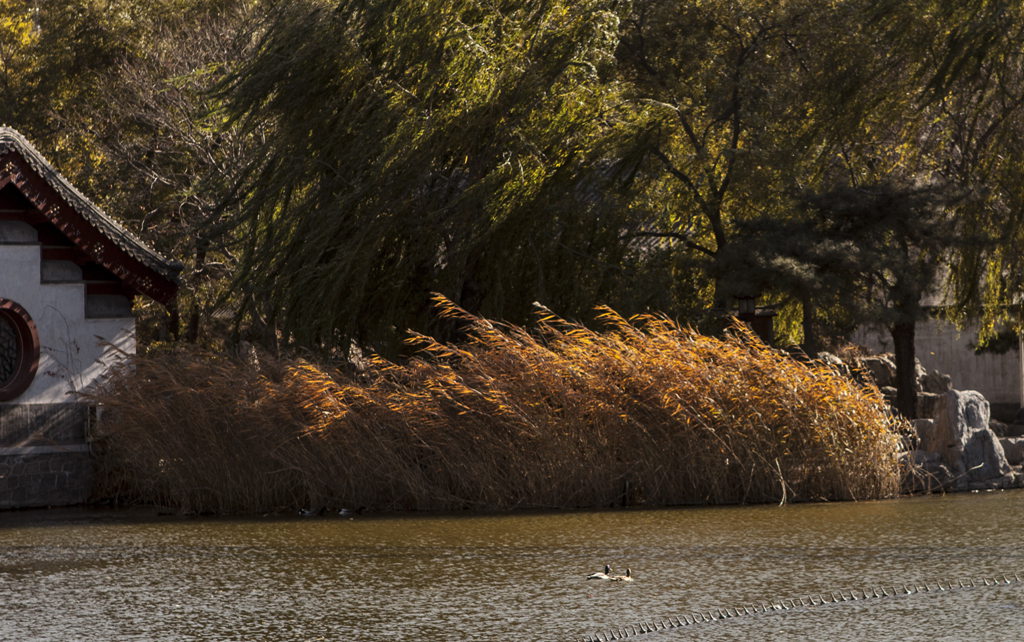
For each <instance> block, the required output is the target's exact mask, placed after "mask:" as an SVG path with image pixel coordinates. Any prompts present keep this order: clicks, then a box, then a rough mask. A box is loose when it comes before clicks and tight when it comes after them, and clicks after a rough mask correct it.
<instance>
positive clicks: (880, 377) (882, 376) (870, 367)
mask: <svg viewBox="0 0 1024 642" xmlns="http://www.w3.org/2000/svg"><path fill="white" fill-rule="evenodd" d="M860 367H861V368H862V369H863V370H865V371H866V372H867V373H868V374H869V375H871V378H872V379H874V380H875V384H876V385H877V386H878V387H879V388H883V387H886V386H893V385H895V384H896V364H895V363H894V362H893V360H892V359H891V358H890V357H889V355H884V354H879V355H874V356H870V357H861V358H860Z"/></svg>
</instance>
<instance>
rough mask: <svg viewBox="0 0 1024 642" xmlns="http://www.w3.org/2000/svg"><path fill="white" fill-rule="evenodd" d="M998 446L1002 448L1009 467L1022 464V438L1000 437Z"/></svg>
mask: <svg viewBox="0 0 1024 642" xmlns="http://www.w3.org/2000/svg"><path fill="white" fill-rule="evenodd" d="M999 444H1000V445H1001V446H1002V447H1003V453H1004V454H1005V455H1006V461H1007V463H1008V464H1010V465H1011V466H1019V465H1021V464H1024V437H1001V438H1000V439H999Z"/></svg>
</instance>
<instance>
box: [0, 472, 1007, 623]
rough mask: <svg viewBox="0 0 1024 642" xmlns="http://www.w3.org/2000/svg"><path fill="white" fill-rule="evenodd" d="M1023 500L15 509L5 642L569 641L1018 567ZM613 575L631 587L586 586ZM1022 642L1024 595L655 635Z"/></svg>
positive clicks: (4, 535)
mask: <svg viewBox="0 0 1024 642" xmlns="http://www.w3.org/2000/svg"><path fill="white" fill-rule="evenodd" d="M1022 516H1024V491H1008V492H999V493H987V494H961V495H950V496H945V497H939V496H936V497H924V498H913V499H902V500H896V501H886V502H861V503H836V504H802V505H796V506H785V507H781V508H780V507H776V506H756V507H729V508H685V509H662V510H628V511H619V512H566V513H544V514H507V515H491V516H458V515H456V516H453V515H445V516H414V517H410V516H401V517H395V516H391V517H358V518H355V519H346V518H341V517H336V516H333V517H322V518H311V519H301V518H295V519H282V518H274V517H267V518H255V519H209V518H158V517H155V516H152V515H149V514H147V513H144V512H142V513H140V512H123V511H109V512H103V511H91V510H90V511H85V510H83V511H77V510H60V511H28V512H8V513H0V605H2V606H3V607H4V608H3V610H4V615H3V617H2V618H0V639H12V640H13V639H18V640H70V639H75V640H115V639H116V640H189V639H201V640H207V639H208V640H412V639H419V640H434V639H437V640H495V639H499V638H501V639H523V640H559V639H568V640H571V639H581V638H582V637H583V636H586V635H590V634H594V633H597V632H599V631H605V630H608V629H611V628H617V627H621V626H624V625H627V624H631V623H635V622H638V621H641V620H654V619H659V620H660V619H664V618H667V617H671V616H677V615H683V614H685V613H688V612H692V611H699V610H706V609H712V608H717V607H729V606H739V605H743V604H751V603H760V602H761V601H762V600H771V599H776V600H777V599H781V598H788V597H799V596H803V595H808V594H815V593H818V592H822V591H830V590H839V589H847V588H853V587H863V588H868V587H873V586H878V587H881V586H882V585H885V586H890V585H892V584H902V583H915V582H916V583H925V582H933V583H934V581H935V580H938V579H940V578H941V579H953V578H964V579H966V578H971V577H983V576H996V575H1003V574H1007V573H1008V574H1010V575H1012V574H1013V573H1020V574H1021V575H1022V577H1024V547H1022V546H1021V544H1020V532H1021V525H1022V523H1024V521H1022ZM606 562H607V563H610V564H612V566H614V567H616V570H618V571H623V570H624V569H625V568H626V567H630V568H631V569H632V570H633V573H634V575H635V576H636V581H635V582H633V583H631V584H624V583H608V582H595V581H585V580H584V579H583V578H584V577H585V576H586V575H587V574H588V573H591V572H593V571H596V570H600V568H601V567H602V566H603V564H605V563H606ZM698 636H699V639H702V640H750V639H779V640H789V639H792V640H819V639H832V640H857V641H863V640H875V639H877V640H897V639H898V640H935V639H949V640H962V639H966V638H969V637H977V638H980V639H986V640H1004V639H1005V640H1017V639H1024V587H1022V585H1020V584H1014V585H1010V586H1001V587H987V588H978V589H973V590H967V591H957V592H955V593H942V594H928V595H914V596H906V597H900V598H886V599H880V600H873V601H870V602H868V601H864V602H858V603H843V604H837V605H828V606H824V607H816V608H814V609H803V610H799V611H789V612H785V613H782V614H779V615H759V616H751V617H745V618H739V619H735V620H730V621H726V622H722V623H716V624H711V625H703V626H701V627H693V628H689V629H681V630H675V631H672V632H667V633H657V634H651V635H649V636H644V637H642V638H639V639H650V640H652V641H653V640H670V639H671V640H684V639H698Z"/></svg>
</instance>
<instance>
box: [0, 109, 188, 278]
mask: <svg viewBox="0 0 1024 642" xmlns="http://www.w3.org/2000/svg"><path fill="white" fill-rule="evenodd" d="M12 150H14V151H17V152H18V154H20V155H21V157H22V158H24V159H25V161H26V162H27V163H28V164H29V166H30V167H32V169H33V170H35V172H36V173H38V174H39V176H41V177H42V178H43V180H45V181H46V182H47V184H49V186H50V187H51V188H53V189H54V190H55V191H56V192H57V193H58V194H60V196H61V197H62V198H63V199H64V200H65V201H66V202H67V203H68V205H70V206H71V207H72V208H74V210H75V211H76V212H78V213H79V214H80V215H81V216H82V217H83V218H84V219H85V220H86V221H88V222H89V223H90V224H91V225H92V226H93V227H95V228H96V229H97V230H98V231H99V232H100V233H101V234H103V236H105V237H106V238H108V239H109V240H110V241H111V242H113V243H114V244H115V245H117V246H118V247H120V248H121V249H122V250H124V251H125V252H127V253H128V254H129V255H131V256H132V257H133V258H135V259H136V260H138V261H139V262H140V263H142V264H143V265H145V266H146V267H148V268H150V269H151V270H153V271H154V272H156V273H157V274H160V275H161V276H163V277H164V278H166V279H168V280H170V281H172V282H175V283H176V282H177V281H178V273H179V272H181V268H182V266H181V263H178V262H177V261H172V260H169V259H167V258H164V257H163V256H161V255H160V254H159V253H158V252H157V251H156V250H154V249H152V248H151V247H149V246H148V245H146V244H145V243H143V242H142V241H141V240H140V239H139V238H138V237H136V236H134V235H133V234H132V233H131V232H129V231H128V230H126V229H125V228H124V227H123V226H121V224H119V223H118V222H117V221H115V220H114V219H113V218H111V217H110V216H109V215H107V214H106V213H105V212H104V211H103V210H101V209H100V208H99V207H98V206H96V204H95V203H93V202H92V201H90V200H89V199H88V198H87V197H86V196H85V195H84V194H82V193H81V192H79V191H78V190H77V189H76V188H75V186H74V185H72V184H71V182H70V181H68V179H66V178H64V176H62V175H61V173H60V172H58V171H57V170H56V169H55V168H54V167H53V165H51V164H50V162H49V161H47V160H46V158H44V157H43V155H42V154H40V153H39V150H37V149H36V148H35V147H33V146H32V143H30V142H28V139H26V138H25V137H24V136H22V135H21V134H19V133H18V132H17V131H16V130H14V129H12V128H10V127H6V126H0V155H3V154H6V153H7V152H9V151H12Z"/></svg>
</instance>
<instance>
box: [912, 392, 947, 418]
mask: <svg viewBox="0 0 1024 642" xmlns="http://www.w3.org/2000/svg"><path fill="white" fill-rule="evenodd" d="M947 391H948V389H947ZM943 394H945V393H943ZM943 394H938V393H934V392H919V393H917V416H918V417H921V418H923V419H932V418H934V417H935V416H936V415H937V414H938V413H939V411H940V409H941V408H942V405H943V404H944V403H945V402H944V397H943Z"/></svg>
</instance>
